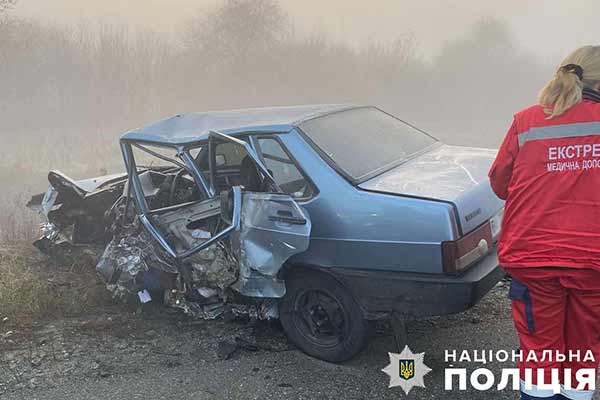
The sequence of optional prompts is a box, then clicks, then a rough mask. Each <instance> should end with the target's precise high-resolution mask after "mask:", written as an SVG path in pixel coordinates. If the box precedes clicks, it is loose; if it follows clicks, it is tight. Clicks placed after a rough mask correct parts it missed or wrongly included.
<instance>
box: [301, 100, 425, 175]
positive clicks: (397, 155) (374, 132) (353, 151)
mask: <svg viewBox="0 0 600 400" xmlns="http://www.w3.org/2000/svg"><path fill="white" fill-rule="evenodd" d="M300 129H302V131H303V132H304V133H305V134H306V135H307V136H308V137H309V138H310V139H311V140H312V141H313V142H314V143H315V144H316V145H317V146H318V147H319V148H320V149H321V151H322V152H324V153H325V154H326V155H327V157H328V158H329V159H330V160H331V161H333V162H334V163H335V164H336V165H337V166H338V167H339V168H340V169H341V170H342V171H343V172H344V173H345V174H346V175H348V176H349V177H350V178H351V179H352V180H353V181H355V182H360V181H361V180H364V179H365V178H367V177H370V176H373V175H375V174H377V173H381V172H383V171H386V170H388V169H390V168H392V167H393V166H395V165H397V164H399V163H400V162H402V161H403V160H406V159H408V158H410V156H411V155H413V154H415V153H417V152H419V151H421V150H423V149H425V148H426V147H428V146H431V145H432V144H434V143H435V142H436V139H435V138H433V137H431V136H429V135H427V134H425V133H423V132H421V131H419V130H417V129H415V128H413V127H412V126H410V125H408V124H406V123H404V122H402V121H400V120H399V119H397V118H394V117H392V116H390V115H388V114H386V113H384V112H382V111H380V110H378V109H376V108H373V107H366V108H357V109H352V110H348V111H342V112H338V113H334V114H330V115H326V116H323V117H318V118H315V119H312V120H309V121H306V122H303V123H302V124H300Z"/></svg>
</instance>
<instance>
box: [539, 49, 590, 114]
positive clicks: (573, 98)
mask: <svg viewBox="0 0 600 400" xmlns="http://www.w3.org/2000/svg"><path fill="white" fill-rule="evenodd" d="M570 64H575V65H578V66H580V67H581V69H582V70H583V79H579V76H577V73H575V71H573V70H568V69H567V68H564V67H565V66H569V65H570ZM598 83H600V46H585V47H581V48H579V49H577V50H575V51H574V52H573V53H571V54H570V55H569V56H568V57H567V58H565V59H564V60H563V62H562V63H561V64H560V67H559V68H558V71H556V75H555V76H554V78H553V79H552V80H551V81H550V82H548V84H547V85H546V86H545V87H544V88H543V89H542V91H541V92H540V96H539V103H540V104H541V105H542V107H544V112H545V113H546V114H547V115H548V118H549V119H550V118H554V117H557V116H559V115H561V114H563V113H564V112H565V111H567V110H568V109H570V108H571V107H573V106H575V105H577V104H579V103H580V102H581V100H582V90H583V88H584V87H588V88H592V87H594V86H596V85H597V84H598Z"/></svg>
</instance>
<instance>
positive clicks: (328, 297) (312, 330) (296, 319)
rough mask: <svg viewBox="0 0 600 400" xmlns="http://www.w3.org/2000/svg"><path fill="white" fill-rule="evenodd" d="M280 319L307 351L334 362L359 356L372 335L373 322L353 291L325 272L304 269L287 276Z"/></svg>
mask: <svg viewBox="0 0 600 400" xmlns="http://www.w3.org/2000/svg"><path fill="white" fill-rule="evenodd" d="M286 288H287V290H286V295H285V296H284V297H283V299H281V300H280V320H281V324H282V326H283V329H284V330H285V332H286V334H287V336H288V338H289V339H290V340H291V341H292V342H293V343H294V344H295V345H296V346H298V347H299V348H300V349H301V350H302V351H304V352H305V353H307V354H309V355H311V356H313V357H316V358H320V359H322V360H325V361H330V362H342V361H345V360H348V359H350V358H352V357H353V356H355V355H356V354H357V353H358V352H359V351H360V350H362V348H363V347H364V346H365V344H366V342H367V339H368V337H369V323H368V321H366V320H365V319H364V316H363V313H362V311H361V309H360V307H359V306H358V304H357V303H356V301H355V300H354V298H353V297H352V295H351V294H350V292H349V291H348V290H347V289H346V288H344V287H343V286H342V285H341V284H340V283H339V282H338V281H337V280H336V279H334V278H333V277H331V276H330V275H327V274H325V273H319V272H315V271H310V270H300V271H296V272H294V273H293V274H291V275H289V276H288V277H286Z"/></svg>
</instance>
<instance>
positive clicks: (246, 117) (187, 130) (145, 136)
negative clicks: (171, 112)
mask: <svg viewBox="0 0 600 400" xmlns="http://www.w3.org/2000/svg"><path fill="white" fill-rule="evenodd" d="M354 107H355V106H349V105H342V104H320V105H305V106H291V107H266V108H249V109H241V110H227V111H212V112H194V113H187V114H179V115H175V116H173V117H170V118H166V119H163V120H160V121H158V122H155V123H152V124H150V125H147V126H144V127H141V128H137V129H133V130H131V131H129V132H126V133H124V134H123V135H122V136H121V140H122V141H136V142H137V141H140V142H147V143H155V144H166V145H187V144H193V143H196V142H202V141H206V140H207V139H208V135H209V133H210V131H219V132H222V133H226V134H230V135H236V134H240V133H245V132H263V133H283V132H289V131H291V130H292V129H293V128H294V127H295V126H296V125H298V124H299V123H300V122H302V121H306V120H308V119H313V118H316V117H319V116H322V115H326V114H330V113H333V112H337V111H342V110H345V109H351V108H354Z"/></svg>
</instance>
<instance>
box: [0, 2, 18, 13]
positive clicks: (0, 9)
mask: <svg viewBox="0 0 600 400" xmlns="http://www.w3.org/2000/svg"><path fill="white" fill-rule="evenodd" d="M16 4H17V0H0V14H3V13H4V12H6V11H8V10H10V9H12V8H13V7H14V6H15V5H16Z"/></svg>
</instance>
